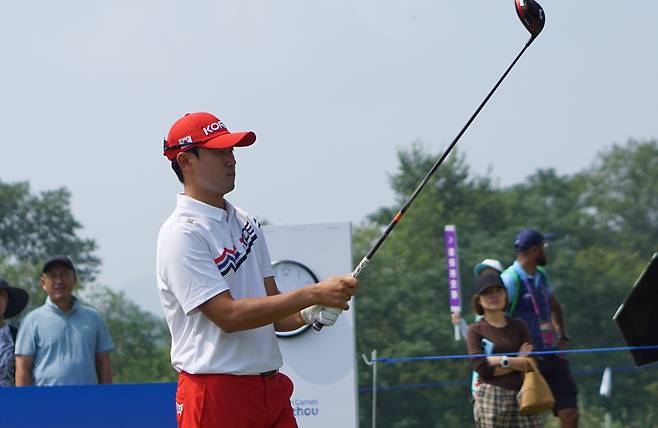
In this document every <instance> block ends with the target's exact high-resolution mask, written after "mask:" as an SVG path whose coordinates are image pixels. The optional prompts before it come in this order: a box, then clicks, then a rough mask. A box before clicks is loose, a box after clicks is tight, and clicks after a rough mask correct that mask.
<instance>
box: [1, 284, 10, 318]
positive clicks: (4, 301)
mask: <svg viewBox="0 0 658 428" xmlns="http://www.w3.org/2000/svg"><path fill="white" fill-rule="evenodd" d="M8 301H9V296H8V295H7V290H0V319H3V318H4V315H5V310H6V309H7V302H8Z"/></svg>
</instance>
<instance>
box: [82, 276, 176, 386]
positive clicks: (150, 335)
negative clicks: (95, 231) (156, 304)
mask: <svg viewBox="0 0 658 428" xmlns="http://www.w3.org/2000/svg"><path fill="white" fill-rule="evenodd" d="M86 297H87V299H88V300H89V301H90V302H92V304H93V305H94V307H95V308H96V309H98V311H99V312H100V313H101V315H102V317H103V319H104V320H105V322H106V323H107V327H108V330H109V331H110V335H111V336H112V341H113V342H114V351H113V352H112V353H111V359H112V371H113V376H114V382H115V383H140V382H173V381H175V380H176V372H175V371H174V369H173V368H172V366H171V363H170V358H169V344H170V336H169V330H168V329H167V325H166V324H165V323H164V321H163V320H162V319H159V318H157V317H155V316H154V315H152V314H151V313H149V312H146V311H144V310H142V309H140V307H139V306H138V305H136V304H135V303H133V302H131V301H130V300H129V299H127V298H126V296H125V294H124V293H123V292H116V291H114V290H111V289H110V288H108V287H102V286H95V287H93V288H92V290H90V291H89V293H87V295H86Z"/></svg>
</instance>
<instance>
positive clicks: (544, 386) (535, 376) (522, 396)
mask: <svg viewBox="0 0 658 428" xmlns="http://www.w3.org/2000/svg"><path fill="white" fill-rule="evenodd" d="M524 363H525V371H524V373H523V385H522V386H521V389H520V390H519V392H518V394H517V395H516V401H517V402H518V403H519V413H520V414H522V415H534V414H537V413H542V412H545V411H547V410H550V409H552V408H553V405H554V404H555V398H554V397H553V393H552V392H551V388H549V387H548V383H546V379H544V377H543V376H542V375H541V373H539V368H538V367H537V363H536V362H535V360H534V359H532V358H526V359H525V362H524ZM529 366H530V367H529ZM530 368H532V371H529V369H530Z"/></svg>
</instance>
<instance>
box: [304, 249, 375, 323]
mask: <svg viewBox="0 0 658 428" xmlns="http://www.w3.org/2000/svg"><path fill="white" fill-rule="evenodd" d="M368 263H370V259H369V258H368V256H366V257H364V258H363V260H361V262H359V264H358V266H357V267H356V269H354V271H353V272H352V273H351V274H350V276H351V277H352V278H358V277H359V275H360V274H361V271H362V270H363V269H365V267H366V266H367V265H368ZM322 327H324V324H322V323H321V322H320V321H315V322H314V323H313V329H315V331H320V330H322Z"/></svg>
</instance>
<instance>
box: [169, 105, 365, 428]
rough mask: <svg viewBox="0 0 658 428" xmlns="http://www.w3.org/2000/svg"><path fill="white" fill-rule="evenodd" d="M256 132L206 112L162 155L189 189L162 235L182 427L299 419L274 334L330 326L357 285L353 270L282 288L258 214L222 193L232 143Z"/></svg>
mask: <svg viewBox="0 0 658 428" xmlns="http://www.w3.org/2000/svg"><path fill="white" fill-rule="evenodd" d="M255 140H256V135H255V134H254V133H253V132H240V133H231V132H229V131H228V129H226V126H225V125H224V124H223V123H222V122H221V121H220V120H219V119H218V118H217V117H215V116H213V115H212V114H210V113H188V114H186V115H185V116H184V117H182V118H180V119H179V120H178V121H176V122H175V123H174V124H173V126H172V127H171V129H170V131H169V134H168V136H167V139H166V140H165V142H164V155H165V156H166V157H167V159H169V161H170V162H171V167H172V169H173V170H174V172H175V173H176V176H177V177H178V179H179V180H180V182H181V183H183V187H184V192H183V193H182V194H179V195H178V197H177V203H176V208H175V209H174V212H173V213H172V214H171V215H170V216H169V218H168V219H167V220H166V221H165V222H164V224H163V225H162V228H161V229H160V233H159V235H158V244H157V256H156V265H157V266H156V269H157V282H158V289H159V294H160V302H161V304H162V309H163V311H164V313H165V318H166V320H167V324H168V326H169V329H170V331H171V336H172V344H171V361H172V365H173V366H174V368H175V369H176V371H177V372H178V373H179V378H178V388H177V391H176V416H177V420H178V426H179V427H181V428H183V427H184V428H193V427H202V426H203V427H214V426H227V427H247V426H254V427H256V426H258V427H261V426H262V427H271V428H289V427H296V426H297V424H296V422H295V418H294V415H293V411H292V407H291V405H290V396H291V394H292V389H293V385H292V382H291V381H290V379H289V378H288V377H287V376H285V375H284V374H282V373H279V371H278V370H279V368H280V367H281V365H282V358H281V353H280V351H279V346H278V342H277V339H276V336H275V334H274V331H275V329H276V330H279V331H286V330H294V329H297V328H299V327H301V326H302V325H304V324H312V323H313V322H314V321H316V320H317V321H320V322H321V323H323V324H325V325H332V324H333V323H334V322H335V321H336V319H337V317H338V314H337V312H336V311H335V310H332V309H327V308H340V309H348V307H349V306H348V304H347V302H348V301H349V300H350V298H351V296H352V295H354V293H355V292H356V284H357V282H356V280H355V279H354V278H346V277H335V278H329V279H327V280H325V281H322V282H320V283H318V284H315V285H311V286H308V287H304V288H301V289H298V290H295V291H292V292H289V293H285V294H281V293H280V292H279V290H278V289H277V285H276V282H275V280H274V272H273V270H272V267H271V260H270V255H269V252H268V249H267V245H266V243H265V236H264V235H263V233H262V231H261V229H260V225H259V224H258V222H257V221H256V220H255V219H254V218H252V217H250V216H249V215H248V214H247V213H245V212H244V211H242V210H241V209H240V208H237V207H235V206H233V205H232V204H230V203H229V202H228V201H227V200H226V199H224V196H225V195H226V194H227V193H229V192H230V191H232V190H233V188H234V187H235V164H236V161H235V157H234V155H233V148H234V147H245V146H249V145H251V144H253V143H254V142H255Z"/></svg>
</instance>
